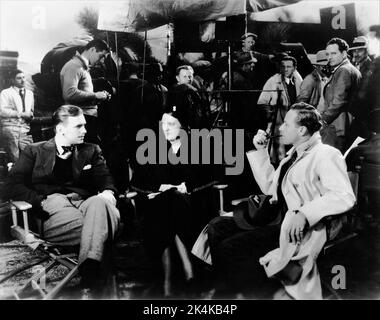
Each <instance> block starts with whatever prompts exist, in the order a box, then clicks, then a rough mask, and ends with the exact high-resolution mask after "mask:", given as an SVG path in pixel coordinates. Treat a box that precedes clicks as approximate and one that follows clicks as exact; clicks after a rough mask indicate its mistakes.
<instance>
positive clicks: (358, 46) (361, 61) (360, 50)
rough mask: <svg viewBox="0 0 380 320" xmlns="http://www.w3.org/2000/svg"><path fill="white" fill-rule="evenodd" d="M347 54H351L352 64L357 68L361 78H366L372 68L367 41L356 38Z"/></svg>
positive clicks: (362, 38) (363, 38)
mask: <svg viewBox="0 0 380 320" xmlns="http://www.w3.org/2000/svg"><path fill="white" fill-rule="evenodd" d="M348 52H349V53H351V54H352V63H353V65H354V66H355V67H356V68H358V70H359V71H360V73H361V74H362V77H363V78H366V77H368V76H369V75H370V74H371V66H372V60H371V58H370V57H369V55H368V39H367V38H366V37H364V36H359V37H356V38H355V39H354V41H353V42H352V46H351V47H350V48H349V49H348Z"/></svg>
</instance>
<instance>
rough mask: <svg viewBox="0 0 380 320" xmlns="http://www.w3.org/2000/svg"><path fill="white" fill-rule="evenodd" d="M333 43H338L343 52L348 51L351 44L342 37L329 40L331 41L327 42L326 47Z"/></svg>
mask: <svg viewBox="0 0 380 320" xmlns="http://www.w3.org/2000/svg"><path fill="white" fill-rule="evenodd" d="M331 44H336V45H338V48H339V51H340V52H343V51H347V50H348V48H349V46H348V43H347V42H346V41H345V40H343V39H341V38H332V39H330V40H329V42H327V44H326V47H327V46H329V45H331Z"/></svg>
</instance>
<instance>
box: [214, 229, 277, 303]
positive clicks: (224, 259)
mask: <svg viewBox="0 0 380 320" xmlns="http://www.w3.org/2000/svg"><path fill="white" fill-rule="evenodd" d="M279 232H280V229H279V227H278V226H266V227H261V228H256V229H254V230H252V231H247V232H241V233H237V234H235V235H233V236H231V237H229V238H227V239H225V240H224V241H222V242H221V243H220V245H219V246H218V248H217V250H216V256H217V257H218V258H217V259H218V261H219V268H220V272H221V273H222V274H224V279H225V283H226V286H227V287H228V288H229V289H230V290H231V291H232V292H242V293H244V294H250V293H252V292H254V293H255V294H258V295H259V296H260V295H262V294H263V293H264V292H265V290H266V289H267V288H268V286H272V281H270V280H269V279H268V278H267V276H266V273H265V271H264V268H263V267H262V266H261V265H260V263H259V259H260V257H262V256H264V255H265V254H266V253H268V252H269V251H270V250H273V249H275V248H277V247H278V241H279Z"/></svg>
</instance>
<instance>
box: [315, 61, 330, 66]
mask: <svg viewBox="0 0 380 320" xmlns="http://www.w3.org/2000/svg"><path fill="white" fill-rule="evenodd" d="M328 63H329V62H328V61H323V62H315V63H313V66H326V65H327V64H328Z"/></svg>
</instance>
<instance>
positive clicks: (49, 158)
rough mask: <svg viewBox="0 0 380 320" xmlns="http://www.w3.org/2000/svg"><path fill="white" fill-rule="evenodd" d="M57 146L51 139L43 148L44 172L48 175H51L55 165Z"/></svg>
mask: <svg viewBox="0 0 380 320" xmlns="http://www.w3.org/2000/svg"><path fill="white" fill-rule="evenodd" d="M55 155H56V145H55V140H54V138H53V139H50V140H49V141H47V142H46V143H45V144H44V145H43V148H42V155H41V159H43V160H44V171H45V174H46V175H51V174H52V172H53V168H54V164H55Z"/></svg>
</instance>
